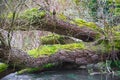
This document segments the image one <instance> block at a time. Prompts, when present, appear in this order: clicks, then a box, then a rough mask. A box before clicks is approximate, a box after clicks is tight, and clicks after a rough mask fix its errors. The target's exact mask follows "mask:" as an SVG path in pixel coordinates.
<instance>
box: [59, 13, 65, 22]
mask: <svg viewBox="0 0 120 80" xmlns="http://www.w3.org/2000/svg"><path fill="white" fill-rule="evenodd" d="M57 17H58V18H59V19H61V20H64V21H66V20H67V17H66V16H65V15H64V14H59V15H57Z"/></svg>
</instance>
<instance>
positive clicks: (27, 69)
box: [17, 68, 41, 74]
mask: <svg viewBox="0 0 120 80" xmlns="http://www.w3.org/2000/svg"><path fill="white" fill-rule="evenodd" d="M40 69H41V68H26V69H22V70H20V71H18V72H17V74H23V73H32V72H36V71H38V70H40Z"/></svg>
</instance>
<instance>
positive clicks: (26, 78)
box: [1, 70, 120, 80]
mask: <svg viewBox="0 0 120 80" xmlns="http://www.w3.org/2000/svg"><path fill="white" fill-rule="evenodd" d="M1 80H120V77H118V76H113V75H111V74H104V75H103V74H96V75H90V74H88V72H87V71H86V70H64V71H63V70H62V71H47V72H41V73H37V74H22V75H17V74H16V73H11V74H9V75H7V76H5V77H4V78H2V79H1Z"/></svg>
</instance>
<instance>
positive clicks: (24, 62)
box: [0, 14, 119, 68]
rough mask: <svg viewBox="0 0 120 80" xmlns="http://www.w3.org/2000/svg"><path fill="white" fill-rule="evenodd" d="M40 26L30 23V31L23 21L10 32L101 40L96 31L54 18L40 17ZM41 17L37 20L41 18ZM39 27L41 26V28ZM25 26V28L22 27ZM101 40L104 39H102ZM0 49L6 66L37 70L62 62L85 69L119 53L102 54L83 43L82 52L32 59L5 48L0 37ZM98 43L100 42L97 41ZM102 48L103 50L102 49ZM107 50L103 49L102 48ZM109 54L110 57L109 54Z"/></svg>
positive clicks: (77, 50) (45, 15)
mask: <svg viewBox="0 0 120 80" xmlns="http://www.w3.org/2000/svg"><path fill="white" fill-rule="evenodd" d="M41 17H42V19H40V22H34V23H31V24H30V23H29V24H30V25H32V26H33V28H30V29H29V25H28V24H27V25H25V23H26V22H24V20H23V19H22V21H21V20H20V21H18V20H16V22H15V25H21V26H19V27H18V28H16V26H15V27H14V26H13V27H12V29H13V30H27V29H29V30H31V29H35V30H46V31H51V32H55V33H58V34H60V35H66V36H72V37H75V38H78V39H82V40H83V41H93V43H94V41H95V40H97V39H99V38H101V37H103V36H104V35H101V34H102V33H100V32H98V31H97V30H93V29H91V28H89V27H87V26H82V27H79V26H78V25H75V24H72V23H70V22H66V21H63V20H60V19H58V18H57V17H55V15H50V14H44V15H43V16H41ZM41 17H40V18H41ZM41 23H42V24H41ZM7 24H9V23H7ZM23 25H24V26H23ZM1 28H2V29H4V30H8V29H10V28H8V27H1ZM103 39H104V38H103ZM0 40H1V45H0V59H1V60H2V61H3V62H5V63H8V64H9V65H12V66H13V65H15V66H16V67H19V68H26V67H40V66H43V65H46V64H49V63H51V64H52V63H57V64H61V63H64V62H67V63H75V64H76V65H86V64H89V63H97V62H99V61H105V60H107V59H110V57H108V56H112V55H113V54H114V55H118V53H119V50H112V49H107V50H105V51H104V49H103V47H104V46H103V45H100V46H101V48H100V46H99V44H100V43H98V44H97V45H93V44H92V43H89V42H88V43H84V44H85V46H86V48H84V49H74V50H70V51H68V50H60V51H57V52H56V53H54V54H52V55H49V56H44V57H37V58H34V57H32V56H30V55H28V54H27V53H26V52H24V51H22V50H19V49H16V48H13V47H10V46H9V45H8V44H6V41H7V40H6V38H5V37H3V35H2V34H1V35H0ZM100 40H101V39H100ZM109 47H110V46H109ZM104 48H105V47H104ZM105 49H106V48H105ZM109 53H111V54H109Z"/></svg>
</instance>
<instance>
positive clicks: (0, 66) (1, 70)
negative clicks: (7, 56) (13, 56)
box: [0, 63, 8, 72]
mask: <svg viewBox="0 0 120 80" xmlns="http://www.w3.org/2000/svg"><path fill="white" fill-rule="evenodd" d="M7 67H8V65H7V64H4V63H0V72H3V71H5V70H6V69H7Z"/></svg>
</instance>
